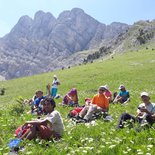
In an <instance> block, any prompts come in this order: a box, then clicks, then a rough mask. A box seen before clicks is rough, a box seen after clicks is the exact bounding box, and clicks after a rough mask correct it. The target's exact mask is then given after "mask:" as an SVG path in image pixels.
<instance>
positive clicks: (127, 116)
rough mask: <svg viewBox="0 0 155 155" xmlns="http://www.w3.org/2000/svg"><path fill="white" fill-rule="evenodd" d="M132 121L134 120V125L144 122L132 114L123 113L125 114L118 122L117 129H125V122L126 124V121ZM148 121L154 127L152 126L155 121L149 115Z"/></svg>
mask: <svg viewBox="0 0 155 155" xmlns="http://www.w3.org/2000/svg"><path fill="white" fill-rule="evenodd" d="M130 119H132V120H133V121H134V123H135V122H136V121H137V122H139V123H141V121H142V119H140V118H136V117H135V116H132V115H130V114H128V113H123V114H122V115H121V116H120V118H119V120H118V125H117V128H123V127H124V125H123V122H124V121H127V120H130ZM146 121H147V122H148V123H149V124H150V125H152V124H153V123H154V122H155V121H154V120H153V119H152V117H151V116H150V115H147V116H146Z"/></svg>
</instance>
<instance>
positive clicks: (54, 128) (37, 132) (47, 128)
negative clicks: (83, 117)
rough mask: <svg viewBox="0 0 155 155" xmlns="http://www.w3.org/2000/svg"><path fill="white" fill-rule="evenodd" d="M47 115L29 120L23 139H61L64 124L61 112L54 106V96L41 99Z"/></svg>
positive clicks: (25, 125) (24, 126)
mask: <svg viewBox="0 0 155 155" xmlns="http://www.w3.org/2000/svg"><path fill="white" fill-rule="evenodd" d="M41 103H42V105H43V110H44V113H45V114H46V116H45V117H44V118H43V119H37V120H32V121H27V122H26V123H25V124H24V125H23V126H22V128H23V129H24V128H27V130H26V132H25V133H24V134H23V135H22V136H21V137H20V138H21V139H24V138H26V139H29V140H32V139H35V138H37V137H39V138H41V139H45V140H49V139H51V138H53V139H56V140H57V139H60V138H61V137H62V135H63V132H64V125H63V121H62V117H61V115H60V113H59V112H58V111H56V110H54V108H55V107H56V104H55V101H54V100H53V99H52V98H45V99H44V100H43V101H41Z"/></svg>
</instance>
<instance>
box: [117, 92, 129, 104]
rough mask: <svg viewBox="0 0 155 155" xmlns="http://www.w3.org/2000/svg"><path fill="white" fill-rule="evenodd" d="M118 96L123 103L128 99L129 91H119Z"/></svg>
mask: <svg viewBox="0 0 155 155" xmlns="http://www.w3.org/2000/svg"><path fill="white" fill-rule="evenodd" d="M119 96H120V97H122V100H123V102H125V101H126V100H127V99H128V98H129V97H130V95H129V91H127V90H126V91H121V92H120V93H119Z"/></svg>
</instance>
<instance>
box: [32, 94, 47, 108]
mask: <svg viewBox="0 0 155 155" xmlns="http://www.w3.org/2000/svg"><path fill="white" fill-rule="evenodd" d="M45 98H46V97H45V96H42V97H41V98H36V99H35V100H34V105H35V106H37V107H38V106H39V103H40V101H41V100H42V99H45Z"/></svg>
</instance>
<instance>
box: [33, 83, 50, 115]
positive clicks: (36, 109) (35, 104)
mask: <svg viewBox="0 0 155 155" xmlns="http://www.w3.org/2000/svg"><path fill="white" fill-rule="evenodd" d="M47 86H48V95H47V96H44V95H43V91H41V90H37V91H36V93H35V94H36V95H35V99H34V101H33V103H32V107H31V112H32V113H33V112H39V111H41V110H42V106H41V105H40V102H41V100H43V99H45V98H46V97H49V96H50V84H48V85H47Z"/></svg>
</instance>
